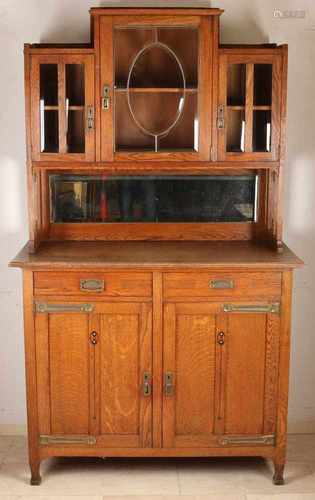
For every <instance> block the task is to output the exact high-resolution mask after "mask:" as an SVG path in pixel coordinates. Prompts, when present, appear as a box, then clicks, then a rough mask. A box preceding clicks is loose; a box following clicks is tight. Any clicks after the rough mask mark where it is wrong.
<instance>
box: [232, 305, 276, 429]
mask: <svg viewBox="0 0 315 500" xmlns="http://www.w3.org/2000/svg"><path fill="white" fill-rule="evenodd" d="M279 323H280V320H279V316H278V315H277V314H259V313H245V314H242V313H240V314H230V315H227V335H226V339H227V342H226V353H225V356H226V379H225V391H226V392H225V418H224V433H225V434H231V435H257V434H272V433H274V432H275V423H276V396H277V376H278V356H279Z"/></svg>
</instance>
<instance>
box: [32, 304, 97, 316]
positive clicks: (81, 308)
mask: <svg viewBox="0 0 315 500" xmlns="http://www.w3.org/2000/svg"><path fill="white" fill-rule="evenodd" d="M93 309H94V306H93V304H82V303H79V304H47V303H46V302H35V312H37V313H59V312H85V313H90V312H92V311H93Z"/></svg>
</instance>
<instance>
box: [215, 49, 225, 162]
mask: <svg viewBox="0 0 315 500" xmlns="http://www.w3.org/2000/svg"><path fill="white" fill-rule="evenodd" d="M227 69H228V64H227V57H226V55H221V56H220V58H219V89H218V94H219V98H218V105H220V104H221V105H223V106H224V110H225V111H224V114H225V117H224V121H225V123H224V128H221V129H218V128H217V113H218V107H217V110H216V115H215V120H216V128H217V132H218V160H219V161H224V160H225V159H226V134H227V126H228V123H227V112H226V109H225V108H226V102H227Z"/></svg>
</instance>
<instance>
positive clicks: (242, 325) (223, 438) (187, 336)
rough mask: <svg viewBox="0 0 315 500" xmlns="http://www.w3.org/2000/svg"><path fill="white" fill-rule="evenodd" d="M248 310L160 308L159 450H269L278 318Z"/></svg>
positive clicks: (199, 306)
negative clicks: (161, 386) (254, 447)
mask: <svg viewBox="0 0 315 500" xmlns="http://www.w3.org/2000/svg"><path fill="white" fill-rule="evenodd" d="M234 306H235V310H236V311H237V309H238V306H237V304H235V305H234ZM234 306H233V307H234ZM251 307H252V305H250V306H245V307H244V306H243V305H242V306H241V307H240V308H241V309H242V310H243V311H244V310H245V311H246V312H240V313H238V312H231V313H224V312H223V310H224V308H223V304H214V303H199V304H198V303H176V304H173V303H168V304H166V305H165V307H164V331H163V338H164V348H163V372H164V392H163V424H162V425H163V446H164V447H182V448H183V447H187V448H193V447H211V446H233V445H236V446H237V445H255V444H257V445H260V444H261V445H264V444H267V445H271V444H274V439H275V432H276V417H277V392H278V363H279V333H280V316H279V314H278V312H277V311H276V312H272V313H268V314H267V313H264V312H247V309H248V308H249V309H251ZM266 307H267V308H268V305H267V306H266ZM253 309H254V310H255V307H253ZM256 309H257V310H258V311H264V310H265V306H261V305H259V306H257V307H256ZM233 311H234V309H233Z"/></svg>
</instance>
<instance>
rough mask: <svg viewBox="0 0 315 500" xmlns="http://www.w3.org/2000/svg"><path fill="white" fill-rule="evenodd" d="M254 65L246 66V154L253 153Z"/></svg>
mask: <svg viewBox="0 0 315 500" xmlns="http://www.w3.org/2000/svg"><path fill="white" fill-rule="evenodd" d="M253 103H254V64H253V63H249V64H246V102H245V152H246V153H252V151H253Z"/></svg>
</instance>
